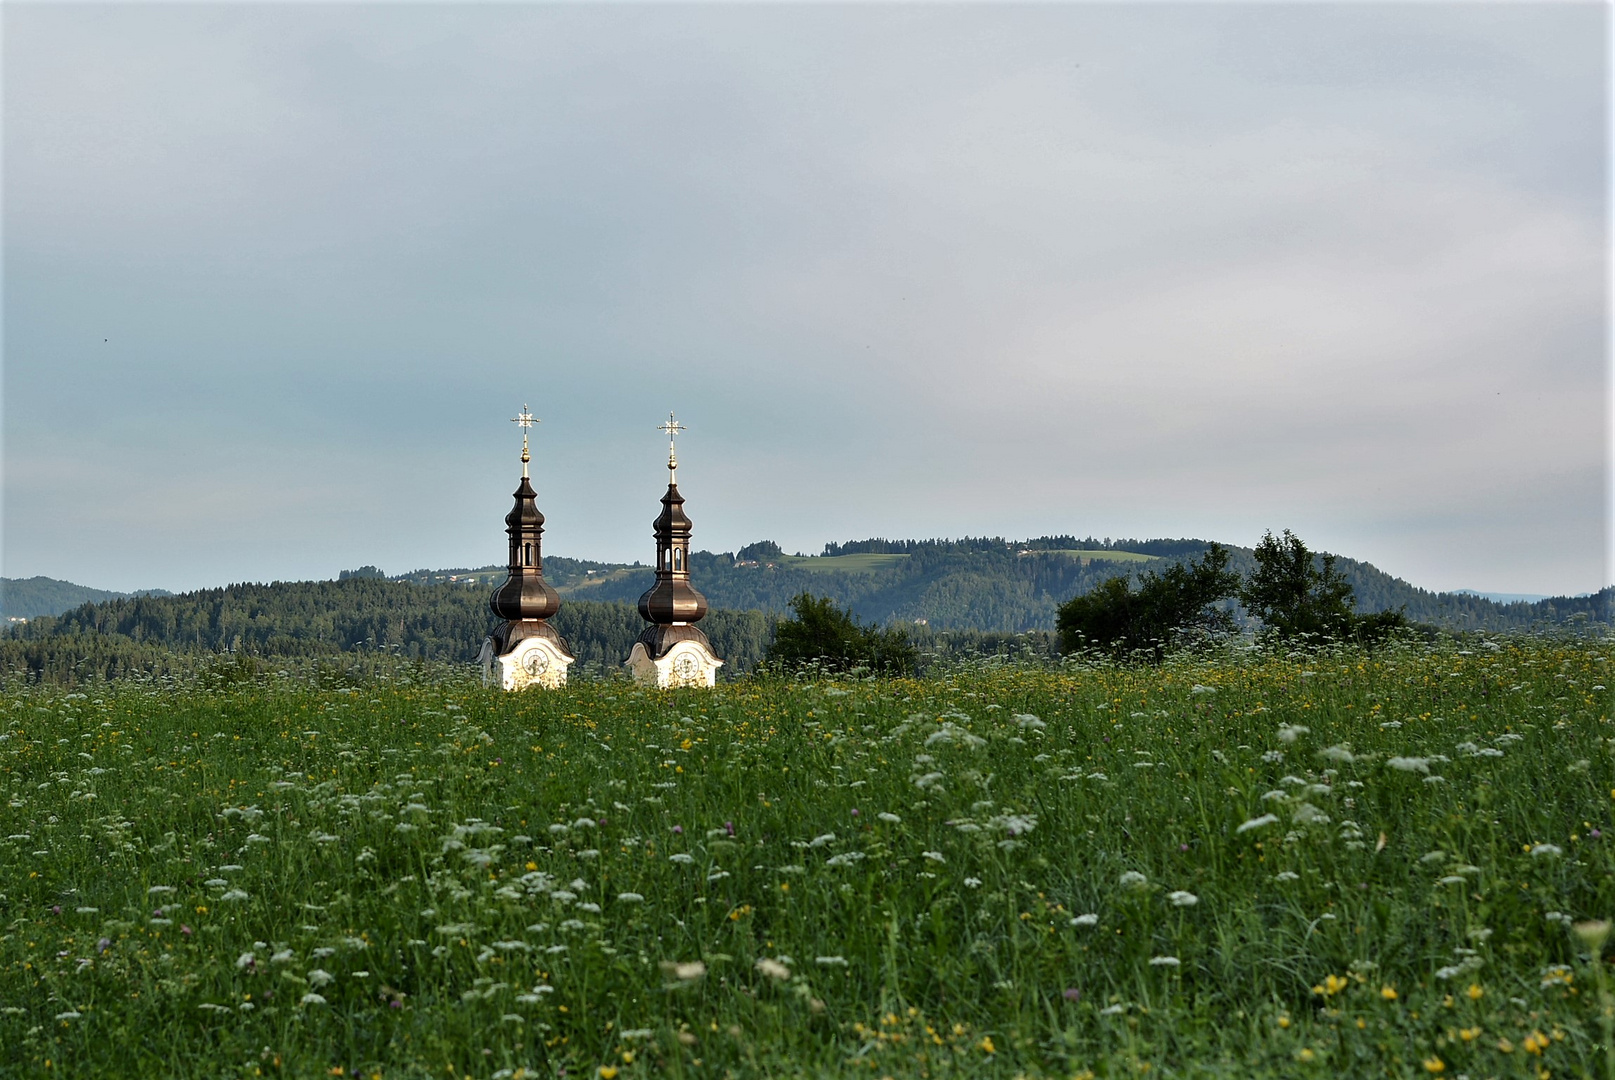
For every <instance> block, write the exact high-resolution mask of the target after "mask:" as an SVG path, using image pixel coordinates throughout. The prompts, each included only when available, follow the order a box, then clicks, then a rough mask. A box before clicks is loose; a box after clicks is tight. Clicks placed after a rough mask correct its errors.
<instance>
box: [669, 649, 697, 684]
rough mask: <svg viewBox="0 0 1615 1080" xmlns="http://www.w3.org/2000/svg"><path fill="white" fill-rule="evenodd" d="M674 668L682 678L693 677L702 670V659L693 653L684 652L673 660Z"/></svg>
mask: <svg viewBox="0 0 1615 1080" xmlns="http://www.w3.org/2000/svg"><path fill="white" fill-rule="evenodd" d="M673 670H674V672H676V673H677V674H678V677H679V678H681V679H693V678H695V676H696V674H697V673H698V672H699V671H700V670H701V661H699V660H697V659H696V658H695V655H694V654H693V653H683V654H681V655H680V656H679V658H678V659H677V660H675V661H673Z"/></svg>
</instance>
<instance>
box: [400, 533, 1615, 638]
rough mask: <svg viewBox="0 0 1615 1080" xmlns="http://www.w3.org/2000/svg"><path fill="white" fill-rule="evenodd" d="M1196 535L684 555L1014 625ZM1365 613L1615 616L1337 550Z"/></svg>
mask: <svg viewBox="0 0 1615 1080" xmlns="http://www.w3.org/2000/svg"><path fill="white" fill-rule="evenodd" d="M1205 547H1206V541H1203V540H1188V539H1184V540H1143V541H1139V540H1096V539H1093V538H1091V537H1090V538H1087V539H1080V540H1079V539H1076V538H1073V537H1068V536H1066V537H1040V538H1038V539H1036V540H1023V541H1006V540H1003V539H1000V538H982V539H966V540H959V541H939V540H927V541H911V540H901V541H891V540H862V541H852V542H848V543H845V544H829V545H826V547H825V554H824V555H821V556H814V557H804V556H800V555H787V554H784V553H783V552H782V551H780V549H779V546H778V545H777V544H773V543H770V542H768V541H760V542H758V543H756V544H750V545H747V546H746V547H745V548H742V549H741V550H740V551H739V552H738V553H735V554H729V553H723V554H714V553H712V552H705V551H698V552H694V553H693V554H692V555H691V559H690V565H691V576H692V580H693V581H694V583H695V585H696V587H697V588H699V589H700V590H701V591H702V592H703V593H705V594H706V596H707V599H708V600H709V601H710V602H711V604H712V606H713V607H714V608H724V609H730V610H747V609H756V610H761V611H766V612H770V613H774V614H779V613H782V612H784V611H785V610H786V605H787V604H788V603H789V602H790V599H791V598H792V597H793V596H796V595H797V594H799V593H802V592H812V593H816V594H818V595H821V596H828V597H830V598H831V599H833V600H835V601H836V602H837V603H839V604H841V605H842V606H843V607H847V608H850V609H851V610H852V611H853V612H854V613H855V614H857V615H858V616H859V617H860V618H862V619H864V620H865V621H867V622H873V623H880V624H884V623H889V622H901V623H908V624H913V623H915V622H916V621H918V620H924V621H925V623H926V624H927V625H929V626H930V627H931V628H932V629H935V630H975V631H990V632H1001V633H1020V632H1024V631H1033V630H1052V629H1053V627H1054V615H1055V609H1056V608H1058V607H1059V605H1060V604H1062V603H1064V602H1065V601H1067V600H1069V599H1070V598H1071V597H1073V596H1075V595H1077V594H1078V593H1082V592H1086V591H1088V590H1089V589H1091V588H1093V587H1094V586H1095V585H1097V584H1098V583H1099V582H1101V581H1103V580H1105V579H1106V578H1108V577H1112V576H1114V575H1117V574H1128V575H1136V574H1138V573H1141V572H1143V571H1145V570H1149V569H1152V568H1153V569H1159V568H1160V567H1163V566H1166V565H1168V564H1169V563H1170V562H1171V561H1174V560H1180V559H1185V558H1192V557H1194V556H1197V555H1198V554H1199V553H1200V552H1202V551H1204V550H1205ZM1229 550H1230V552H1231V554H1232V565H1233V568H1234V569H1235V570H1238V571H1239V572H1241V573H1248V572H1249V571H1250V570H1251V568H1252V567H1253V566H1254V557H1253V555H1252V552H1251V549H1249V548H1240V547H1232V548H1230V549H1229ZM1336 565H1337V566H1338V567H1339V569H1340V570H1341V572H1342V573H1343V574H1344V575H1345V576H1346V578H1347V580H1348V581H1350V582H1351V584H1352V588H1353V590H1354V592H1355V595H1356V599H1357V605H1358V609H1359V610H1361V611H1364V612H1374V611H1384V610H1386V609H1390V608H1397V607H1405V608H1406V609H1407V615H1408V618H1410V619H1412V620H1414V621H1415V622H1421V623H1429V624H1431V625H1436V626H1442V627H1446V628H1449V629H1454V630H1506V629H1525V628H1528V627H1531V626H1535V625H1539V624H1543V623H1555V624H1556V623H1564V622H1568V621H1570V620H1572V619H1578V618H1579V619H1584V620H1588V621H1591V622H1596V623H1605V624H1608V623H1610V622H1611V615H1610V610H1611V598H1612V591H1611V590H1610V589H1605V590H1604V591H1603V592H1601V593H1597V594H1595V595H1593V596H1590V597H1554V598H1550V599H1547V600H1541V601H1538V602H1536V603H1530V604H1528V603H1513V604H1499V603H1496V602H1494V601H1491V600H1487V599H1486V598H1484V597H1480V596H1474V595H1470V594H1462V593H1433V592H1430V591H1428V590H1425V589H1421V588H1418V587H1417V586H1414V585H1411V584H1409V583H1408V582H1406V581H1403V580H1401V579H1400V578H1394V577H1392V576H1391V575H1389V574H1387V573H1385V572H1384V571H1382V570H1380V569H1378V568H1377V567H1375V566H1373V565H1372V564H1369V563H1365V562H1359V561H1357V560H1355V559H1348V558H1341V559H1339V561H1338V562H1337V563H1336ZM504 573H505V571H504V567H502V566H487V567H481V568H479V569H475V570H446V571H416V572H414V573H411V574H404V575H400V577H399V578H398V580H407V581H412V582H416V583H420V584H426V583H435V582H447V581H449V580H450V579H451V578H454V579H457V580H458V582H459V583H463V584H472V585H475V586H476V587H478V588H486V587H489V586H492V585H493V584H495V583H497V582H498V581H500V580H503V578H504ZM544 573H545V577H546V578H548V579H549V580H550V582H551V583H553V584H554V585H555V587H556V588H557V590H558V591H559V592H560V593H561V595H562V596H563V597H566V598H568V599H574V600H583V599H588V600H609V601H615V602H619V603H627V604H632V603H634V602H636V601H637V600H638V598H639V595H640V593H642V592H644V591H645V589H647V588H648V587H649V586H650V583H651V580H652V577H653V574H652V571H651V569H650V568H649V567H646V566H639V565H633V566H629V565H624V564H620V563H600V562H587V561H580V560H575V559H566V558H558V557H555V556H546V557H545V559H544Z"/></svg>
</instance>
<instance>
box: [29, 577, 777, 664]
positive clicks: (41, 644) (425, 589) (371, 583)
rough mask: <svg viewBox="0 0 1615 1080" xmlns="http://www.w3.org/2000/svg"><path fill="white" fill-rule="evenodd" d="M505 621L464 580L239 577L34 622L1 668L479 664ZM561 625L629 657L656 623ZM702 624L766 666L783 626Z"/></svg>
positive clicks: (584, 652)
mask: <svg viewBox="0 0 1615 1080" xmlns="http://www.w3.org/2000/svg"><path fill="white" fill-rule="evenodd" d="M495 622H496V620H495V619H494V617H493V615H492V614H491V613H490V612H489V610H488V593H487V591H486V590H483V589H475V590H473V589H467V588H464V587H463V586H458V585H425V586H420V585H411V584H407V583H403V582H396V581H378V580H374V579H359V578H355V579H351V580H347V581H297V582H274V583H272V584H268V585H231V586H229V587H227V588H222V589H202V590H200V591H198V592H193V593H185V594H183V595H180V596H162V597H134V598H125V599H118V600H110V601H106V602H104V603H100V604H86V605H84V606H83V607H80V608H77V609H75V610H73V611H70V612H67V613H65V614H62V615H58V616H46V617H42V618H38V619H33V620H30V621H29V622H27V623H25V624H20V625H17V626H14V627H12V628H11V629H10V630H8V631H7V632H6V633H5V635H4V637H3V638H0V671H15V670H27V671H33V672H58V669H60V667H61V665H62V663H63V658H64V657H67V656H71V657H72V658H73V662H74V663H81V664H83V665H84V667H85V672H88V671H94V672H95V673H97V674H100V675H102V676H105V677H111V676H116V675H118V674H123V673H127V672H129V671H134V670H166V668H165V665H166V664H167V662H168V659H169V654H173V655H177V656H180V657H184V656H200V655H211V654H216V653H221V652H230V653H238V654H242V655H248V656H259V657H320V656H334V655H337V654H341V653H352V652H364V651H367V650H370V651H387V652H392V653H396V654H398V655H401V656H408V657H415V658H419V659H431V660H451V661H466V662H469V661H470V660H472V659H473V658H474V657H475V656H476V654H477V650H478V649H479V648H480V646H481V644H482V639H483V638H484V637H486V636H487V634H488V632H489V630H491V629H492V628H493V626H494V625H495ZM551 622H552V624H553V625H554V626H555V627H556V629H558V630H559V631H560V632H561V634H562V635H563V636H564V637H566V639H567V641H568V643H569V644H570V645H571V647H572V652H573V654H574V655H575V656H576V657H577V659H578V661H579V663H581V664H584V665H590V664H594V665H604V666H615V665H618V664H621V663H622V661H623V659H624V658H625V657H627V655H628V652H629V650H630V649H631V648H632V647H633V642H634V638H635V637H636V636H638V634H639V633H640V631H642V630H643V629H644V628H645V622H644V620H643V619H641V618H640V617H639V612H638V611H637V610H636V609H635V608H633V607H630V606H628V605H627V604H619V603H596V602H578V601H573V602H569V603H567V604H564V605H562V608H561V612H560V614H559V615H557V616H556V617H555V618H554V619H552V620H551ZM701 626H702V628H703V629H704V630H705V631H706V632H707V635H708V637H710V638H711V640H712V643H713V646H714V648H716V649H717V651H718V654H719V655H720V656H723V657H724V658H725V659H727V660H729V661H730V662H731V663H732V664H734V666H735V667H736V668H737V669H745V668H750V667H752V666H753V665H755V663H756V662H757V661H758V660H760V659H761V658H762V654H763V652H764V650H766V649H767V647H768V642H769V640H770V638H771V637H772V634H773V619H772V618H771V617H769V616H766V615H764V614H763V613H761V612H757V611H741V612H734V611H713V612H711V613H709V614H708V616H707V618H706V619H705V621H703V622H702V624H701Z"/></svg>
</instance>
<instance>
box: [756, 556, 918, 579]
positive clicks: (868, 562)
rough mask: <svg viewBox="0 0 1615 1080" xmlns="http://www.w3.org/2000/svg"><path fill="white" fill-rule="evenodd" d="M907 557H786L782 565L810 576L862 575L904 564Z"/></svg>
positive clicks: (781, 559)
mask: <svg viewBox="0 0 1615 1080" xmlns="http://www.w3.org/2000/svg"><path fill="white" fill-rule="evenodd" d="M907 558H908V556H907V555H899V554H887V553H879V552H860V553H858V554H856V555H832V556H830V557H829V558H826V557H825V556H823V555H784V556H781V557H780V565H781V566H788V567H790V568H791V569H792V570H806V571H807V572H808V573H810V574H836V573H841V574H861V573H868V572H869V571H871V570H885V569H887V568H889V567H893V566H896V565H898V564H899V563H901V562H903V561H904V560H906V559H907Z"/></svg>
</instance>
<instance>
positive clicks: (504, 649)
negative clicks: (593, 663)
mask: <svg viewBox="0 0 1615 1080" xmlns="http://www.w3.org/2000/svg"><path fill="white" fill-rule="evenodd" d="M530 637H541V638H544V639H545V640H546V641H549V642H551V643H553V644H554V645H555V647H556V648H558V649H560V650H561V655H562V656H565V657H566V658H567V659H569V660H570V659H573V657H572V650H571V649H570V648H568V647H567V644H566V639H565V638H563V637H562V636H561V635H560V634H559V633H558V632H557V631H556V629H555V627H553V626H551V625H550V624H549V623H547V622H543V621H542V620H537V619H527V620H519V621H512V622H506V623H501V624H500V625H499V626H497V627H495V628H494V632H493V645H494V649H493V651H494V655H495V656H503V655H504V654H505V653H508V652H509V651H510V650H511V649H514V648H515V647H516V645H517V644H518V643H520V642H521V641H523V640H525V639H526V638H530Z"/></svg>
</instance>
